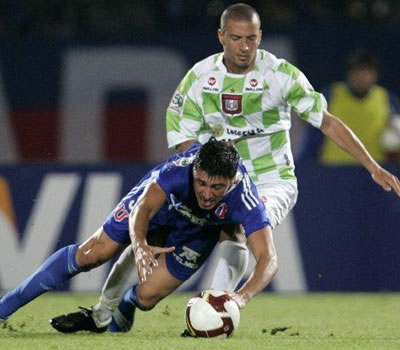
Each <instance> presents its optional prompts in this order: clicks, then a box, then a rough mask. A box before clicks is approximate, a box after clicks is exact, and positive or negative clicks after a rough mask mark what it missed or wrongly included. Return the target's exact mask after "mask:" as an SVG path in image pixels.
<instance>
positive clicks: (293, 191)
mask: <svg viewBox="0 0 400 350" xmlns="http://www.w3.org/2000/svg"><path fill="white" fill-rule="evenodd" d="M256 187H257V191H258V194H259V196H260V198H261V200H262V201H263V202H264V205H265V207H266V209H267V217H268V219H269V221H270V223H271V227H272V228H274V227H276V226H278V225H279V224H280V223H281V222H282V220H283V219H284V218H285V217H286V216H287V215H288V213H289V212H290V211H291V210H292V208H293V207H294V205H295V204H296V201H297V195H298V190H297V180H277V181H274V183H273V184H266V183H263V184H256Z"/></svg>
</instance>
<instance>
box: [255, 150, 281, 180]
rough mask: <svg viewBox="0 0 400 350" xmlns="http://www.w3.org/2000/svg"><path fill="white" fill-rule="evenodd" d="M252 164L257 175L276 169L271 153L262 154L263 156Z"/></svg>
mask: <svg viewBox="0 0 400 350" xmlns="http://www.w3.org/2000/svg"><path fill="white" fill-rule="evenodd" d="M252 163H253V166H254V170H255V173H256V174H257V175H260V174H263V173H266V172H267V171H271V170H274V169H276V164H275V161H274V159H273V158H272V153H268V154H264V155H263V156H261V157H259V158H256V159H254V160H253V161H252Z"/></svg>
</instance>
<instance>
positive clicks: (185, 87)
mask: <svg viewBox="0 0 400 350" xmlns="http://www.w3.org/2000/svg"><path fill="white" fill-rule="evenodd" d="M196 79H197V76H196V74H194V72H193V71H192V70H190V71H189V72H187V74H186V75H185V77H184V78H183V80H182V81H181V83H180V84H179V87H178V90H179V91H181V92H183V93H184V94H186V93H187V92H188V91H189V89H190V87H191V86H192V85H193V82H194V81H195V80H196Z"/></svg>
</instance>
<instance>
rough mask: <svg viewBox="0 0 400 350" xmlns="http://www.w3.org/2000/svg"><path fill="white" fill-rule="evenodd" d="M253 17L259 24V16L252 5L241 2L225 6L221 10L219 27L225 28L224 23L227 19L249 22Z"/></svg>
mask: <svg viewBox="0 0 400 350" xmlns="http://www.w3.org/2000/svg"><path fill="white" fill-rule="evenodd" d="M254 17H255V18H256V20H257V21H258V23H259V24H260V25H261V20H260V16H259V14H258V12H257V11H256V10H255V8H254V7H251V6H250V5H247V4H242V3H238V4H234V5H231V6H229V7H227V8H226V9H225V11H224V12H222V15H221V23H220V25H221V29H222V30H224V29H225V24H226V22H228V21H229V20H234V21H247V22H251V21H253V19H254Z"/></svg>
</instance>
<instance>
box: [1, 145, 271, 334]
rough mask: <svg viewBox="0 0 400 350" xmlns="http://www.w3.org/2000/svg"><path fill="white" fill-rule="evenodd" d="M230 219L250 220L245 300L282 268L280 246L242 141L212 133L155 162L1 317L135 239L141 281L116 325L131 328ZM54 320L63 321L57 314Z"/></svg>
mask: <svg viewBox="0 0 400 350" xmlns="http://www.w3.org/2000/svg"><path fill="white" fill-rule="evenodd" d="M224 224H241V225H242V226H243V227H244V229H245V233H246V236H247V238H248V244H249V246H250V248H251V250H252V252H253V254H254V256H255V258H256V261H257V264H256V266H255V268H254V272H253V274H252V276H251V277H250V278H249V279H248V281H247V282H246V283H245V284H244V285H243V286H242V287H241V288H240V289H239V290H238V291H237V292H236V293H232V296H233V298H234V300H235V301H236V302H237V304H238V305H239V307H244V306H245V305H246V304H247V302H248V301H249V300H250V299H251V298H252V297H253V296H254V295H256V294H257V293H259V292H260V291H261V290H263V289H264V288H265V287H266V286H267V285H268V283H269V282H270V281H271V279H272V278H273V276H274V274H275V273H276V271H277V258H276V252H275V248H274V244H273V239H272V234H271V229H270V223H269V220H268V218H267V216H266V213H265V208H264V205H263V203H262V201H261V200H260V199H259V198H258V193H257V190H256V188H255V186H254V184H253V183H252V182H251V180H250V178H249V176H248V174H247V171H246V168H245V167H244V166H243V164H242V163H241V161H240V157H239V155H238V153H237V151H236V149H235V148H234V146H231V145H227V144H225V143H224V142H222V141H216V140H215V139H211V140H210V141H209V142H207V143H206V144H204V146H200V145H199V144H196V145H194V146H193V147H191V148H190V149H189V150H188V151H186V152H183V153H180V154H177V155H175V156H173V157H171V158H170V159H168V160H167V161H166V162H165V163H163V164H161V165H159V166H157V167H156V168H154V169H153V170H152V171H151V172H149V173H148V174H147V175H146V176H145V177H144V178H143V179H142V180H141V181H140V182H139V184H138V185H137V186H136V187H134V188H133V189H132V190H131V191H130V192H129V193H128V194H127V195H126V196H125V197H124V198H123V199H122V200H121V202H120V203H119V204H118V205H117V207H116V208H115V210H114V211H113V212H112V213H111V214H110V216H109V217H108V218H107V220H106V221H105V223H104V225H103V226H102V227H101V228H99V229H98V230H97V231H96V232H95V233H94V234H93V235H92V236H91V237H90V238H89V239H88V240H87V241H86V242H84V243H82V244H74V245H70V246H67V247H64V248H62V249H60V250H58V251H57V252H55V253H54V254H53V255H51V256H50V257H49V258H48V259H47V260H46V261H45V262H44V263H43V265H42V266H40V267H39V268H38V270H36V271H35V272H34V273H33V274H32V275H31V276H30V277H28V278H27V279H26V280H25V281H24V282H23V283H22V284H21V285H20V286H18V287H17V288H15V289H13V290H11V291H10V292H8V293H7V294H6V295H4V296H3V297H2V298H1V299H0V319H1V320H2V321H4V320H6V319H7V318H8V317H9V316H11V315H12V314H13V313H14V312H16V311H17V310H18V309H19V308H20V307H22V306H23V305H25V304H27V303H28V302H30V301H31V300H33V299H34V298H36V297H38V296H39V295H41V294H43V293H44V292H46V291H48V290H52V289H55V288H56V287H57V286H59V285H60V284H61V283H63V282H65V281H67V280H69V279H70V278H72V277H73V276H75V275H77V274H78V273H80V272H84V271H88V270H90V269H92V268H95V267H97V266H99V265H101V264H103V263H104V262H106V261H108V260H110V259H111V258H112V257H114V256H115V255H117V254H118V253H120V252H121V251H122V250H123V249H124V248H125V247H126V246H127V245H129V244H131V245H132V249H133V252H134V255H135V260H136V266H137V273H138V277H139V283H138V284H137V285H136V286H134V287H133V288H131V289H130V290H128V292H127V293H126V294H125V297H124V300H123V301H124V302H125V304H124V303H121V306H120V307H119V309H118V311H119V314H118V315H119V316H120V317H119V318H118V319H117V318H115V319H113V323H112V324H111V327H114V329H115V330H117V331H123V330H124V328H125V329H130V328H131V327H132V323H133V315H134V311H135V308H139V309H141V310H150V309H151V308H152V307H154V305H156V304H157V303H158V302H159V301H160V300H161V299H163V298H164V297H165V296H167V295H168V294H170V293H171V292H173V291H174V290H175V289H176V288H178V287H179V286H180V285H181V284H182V283H183V282H184V281H185V280H187V279H188V278H189V277H190V276H191V275H192V274H193V273H194V272H195V271H196V270H197V269H198V268H199V267H200V266H201V265H202V264H203V263H204V261H205V260H206V259H207V257H208V256H209V254H210V253H211V251H212V249H213V248H214V246H215V245H216V243H217V242H218V239H219V233H220V230H221V226H222V225H224ZM160 228H163V229H167V231H168V235H167V238H166V244H165V245H164V247H157V246H152V245H150V244H149V243H148V241H149V240H150V238H151V235H152V233H153V232H155V231H156V230H158V229H160ZM132 273H134V271H132ZM124 305H125V306H129V307H128V308H127V310H125V309H124ZM60 324H61V326H60V327H62V326H63V324H64V323H60ZM53 326H54V327H55V328H56V329H58V328H57V327H58V323H57V322H56V320H55V319H53ZM59 330H60V331H64V330H63V329H62V328H61V329H59ZM67 331H74V330H73V329H71V328H68V330H67Z"/></svg>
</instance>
